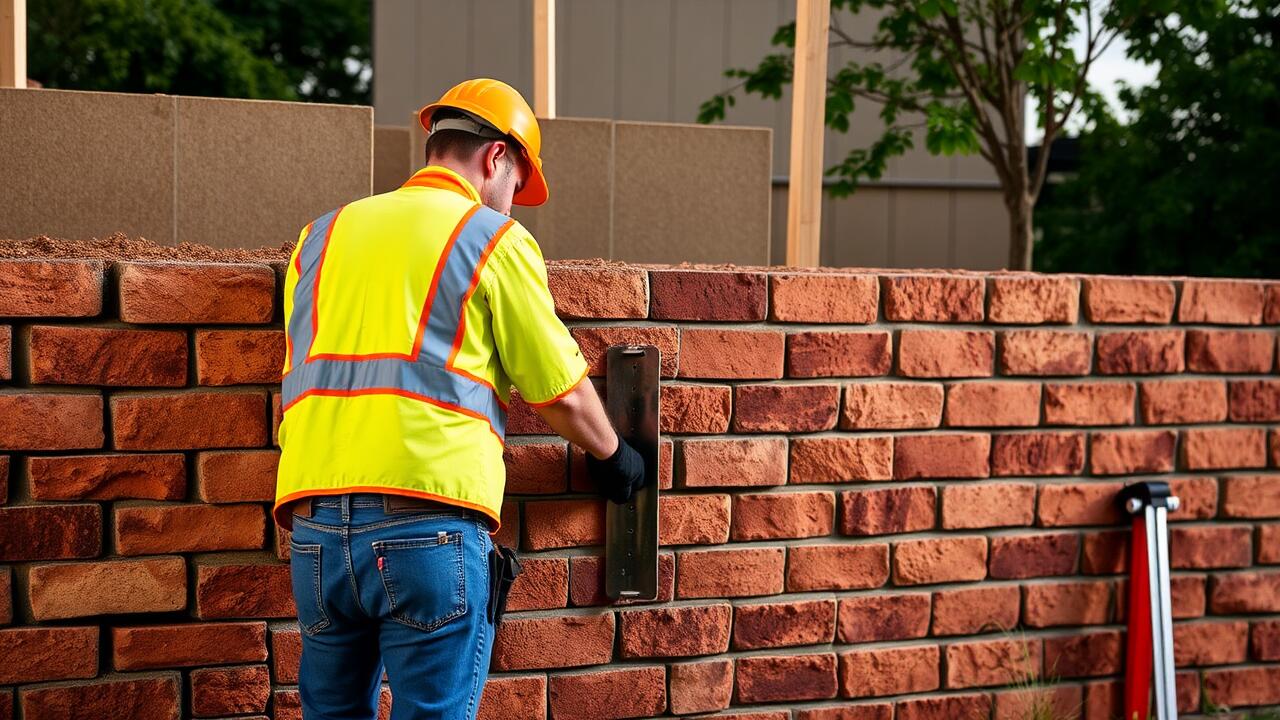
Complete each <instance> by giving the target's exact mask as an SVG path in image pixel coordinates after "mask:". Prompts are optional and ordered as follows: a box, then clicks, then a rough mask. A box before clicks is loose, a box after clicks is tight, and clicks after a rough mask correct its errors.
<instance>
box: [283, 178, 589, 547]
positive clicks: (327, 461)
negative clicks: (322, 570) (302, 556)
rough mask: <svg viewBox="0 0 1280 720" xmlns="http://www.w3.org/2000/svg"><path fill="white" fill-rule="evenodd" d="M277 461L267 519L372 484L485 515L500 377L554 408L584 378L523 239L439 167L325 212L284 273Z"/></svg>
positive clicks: (499, 483) (497, 477)
mask: <svg viewBox="0 0 1280 720" xmlns="http://www.w3.org/2000/svg"><path fill="white" fill-rule="evenodd" d="M284 324H285V336H286V352H285V362H284V379H283V383H282V397H281V404H282V406H283V409H284V419H283V421H282V422H281V424H280V448H281V455H280V469H279V474H278V476H277V480H276V500H275V506H274V508H273V512H272V515H273V517H274V518H275V520H276V522H277V523H279V524H280V525H281V526H282V527H285V528H291V527H292V524H293V523H292V517H291V513H290V512H289V511H288V507H287V503H289V502H291V501H293V500H296V499H298V498H301V497H305V496H310V495H332V494H337V493H346V492H380V493H392V494H397V495H409V496H414V497H421V498H428V499H432V500H438V501H441V502H445V503H449V504H452V505H458V506H461V507H466V508H471V509H473V510H477V511H479V512H481V513H484V515H486V516H487V517H488V518H489V520H490V531H491V532H497V530H498V527H499V526H500V524H501V521H500V517H501V507H502V495H503V489H504V486H505V484H506V471H505V467H504V465H503V460H502V448H503V436H504V433H505V428H506V409H507V402H508V399H509V393H510V386H511V385H512V384H513V383H514V385H515V386H516V387H517V388H518V389H519V390H520V394H521V397H522V399H523V400H525V401H526V402H528V403H529V404H531V405H535V406H537V405H544V404H548V403H551V402H555V401H556V400H558V399H559V398H560V397H561V396H562V395H564V394H565V393H567V392H569V391H570V390H572V389H573V388H574V387H576V386H577V385H578V383H579V382H581V381H582V379H583V378H584V377H585V376H586V371H587V364H586V361H585V360H583V358H582V353H581V352H580V351H579V349H578V345H577V343H576V342H574V340H573V337H572V336H570V334H569V332H568V330H567V329H566V328H565V327H564V324H563V323H562V322H560V320H559V318H557V317H556V314H555V308H554V305H553V303H552V299H551V293H550V292H549V291H548V290H547V271H546V266H545V265H544V263H543V259H542V253H541V251H540V250H539V248H538V244H537V243H536V242H535V241H534V239H533V237H532V236H531V235H530V234H529V232H528V231H527V230H525V229H524V227H522V226H521V225H520V224H519V223H518V222H516V221H515V220H513V219H511V218H509V217H507V216H506V215H503V214H501V213H499V212H496V211H494V210H491V209H489V208H488V207H485V206H484V205H483V204H482V203H481V202H480V196H479V194H478V193H477V192H476V190H475V188H474V187H472V185H471V184H470V183H469V182H468V181H467V180H466V179H465V178H463V177H462V176H460V175H458V174H457V173H455V172H453V171H451V170H448V169H446V168H442V167H437V166H431V167H427V168H425V169H423V170H420V171H418V172H417V173H416V174H415V175H414V176H413V177H412V178H410V179H409V181H408V182H406V183H405V184H404V186H403V187H401V188H399V189H397V190H394V191H392V192H389V193H384V194H381V195H374V196H372V197H368V198H364V199H362V200H358V201H356V202H353V203H350V204H348V205H344V206H343V207H340V208H338V209H337V210H334V211H332V212H329V213H326V214H325V215H323V216H321V217H320V218H318V219H316V220H315V221H314V222H312V223H311V224H310V225H308V226H307V227H306V228H304V229H303V231H302V235H301V237H300V239H299V241H298V246H297V247H296V248H295V249H294V251H293V255H292V257H291V258H290V262H289V267H288V271H287V273H286V275H285V287H284Z"/></svg>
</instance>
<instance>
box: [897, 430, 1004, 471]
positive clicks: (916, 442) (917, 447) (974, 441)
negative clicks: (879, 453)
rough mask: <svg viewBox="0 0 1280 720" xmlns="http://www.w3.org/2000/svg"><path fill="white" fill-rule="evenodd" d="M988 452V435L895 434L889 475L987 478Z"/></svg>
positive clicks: (989, 444) (988, 467)
mask: <svg viewBox="0 0 1280 720" xmlns="http://www.w3.org/2000/svg"><path fill="white" fill-rule="evenodd" d="M990 455H991V436H990V435H983V434H977V433H946V434H939V435H899V436H897V437H896V438H895V439H894V445H893V476H894V477H895V478H897V479H899V480H906V479H911V478H978V477H987V476H988V475H990V474H991V468H990V463H989V458H990Z"/></svg>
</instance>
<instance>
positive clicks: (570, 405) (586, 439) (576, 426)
mask: <svg viewBox="0 0 1280 720" xmlns="http://www.w3.org/2000/svg"><path fill="white" fill-rule="evenodd" d="M534 409H535V410H536V411H537V412H538V414H539V415H541V416H542V419H543V420H546V421H547V424H548V425H550V426H551V429H552V430H555V431H556V433H557V434H559V435H560V437H563V438H564V439H566V440H568V441H569V442H571V443H573V444H574V445H577V446H578V447H580V448H582V449H583V450H586V451H587V452H589V453H591V454H592V455H594V456H595V457H597V458H599V459H604V458H607V457H609V456H610V455H612V454H613V451H614V450H616V449H617V448H618V434H617V433H616V432H615V431H614V429H613V425H611V424H610V423H609V417H608V416H607V415H605V412H604V406H603V405H602V404H601V403H600V396H599V395H598V394H597V393H596V388H595V386H594V385H592V384H591V381H590V380H586V379H584V380H583V381H582V382H580V383H578V386H577V387H575V388H574V389H573V390H571V391H569V392H568V393H567V394H566V395H565V396H564V397H562V398H560V399H559V400H557V401H556V402H553V403H551V404H550V405H543V406H541V407H535V408H534Z"/></svg>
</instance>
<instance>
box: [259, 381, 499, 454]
mask: <svg viewBox="0 0 1280 720" xmlns="http://www.w3.org/2000/svg"><path fill="white" fill-rule="evenodd" d="M283 420H284V409H283V408H282V407H281V406H280V393H278V392H274V391H273V392H272V393H271V444H272V445H275V446H276V447H280V423H281V422H282V421H283ZM508 430H510V426H508Z"/></svg>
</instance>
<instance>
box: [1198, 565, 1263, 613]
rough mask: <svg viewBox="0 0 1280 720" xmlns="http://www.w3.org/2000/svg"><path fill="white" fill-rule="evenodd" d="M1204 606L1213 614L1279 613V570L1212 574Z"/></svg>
mask: <svg viewBox="0 0 1280 720" xmlns="http://www.w3.org/2000/svg"><path fill="white" fill-rule="evenodd" d="M1208 607H1210V612H1212V614H1215V615H1235V614H1242V612H1280V571H1260V573H1231V574H1215V575H1213V582H1212V583H1211V584H1210V594H1208Z"/></svg>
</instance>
